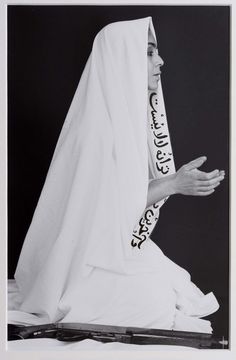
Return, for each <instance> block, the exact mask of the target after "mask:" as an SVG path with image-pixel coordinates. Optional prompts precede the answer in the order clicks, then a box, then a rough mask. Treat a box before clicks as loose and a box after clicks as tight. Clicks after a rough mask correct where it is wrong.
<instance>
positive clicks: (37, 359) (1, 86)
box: [0, 0, 236, 360]
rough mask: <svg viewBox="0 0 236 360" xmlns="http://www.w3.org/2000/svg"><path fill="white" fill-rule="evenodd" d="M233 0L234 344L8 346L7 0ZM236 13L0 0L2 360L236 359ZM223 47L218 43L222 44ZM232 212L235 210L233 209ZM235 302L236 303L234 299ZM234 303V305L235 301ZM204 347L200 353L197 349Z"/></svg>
mask: <svg viewBox="0 0 236 360" xmlns="http://www.w3.org/2000/svg"><path fill="white" fill-rule="evenodd" d="M99 4H100V5H179V6H181V5H219V6H220V5H230V6H231V99H230V106H231V109H230V114H231V115H230V119H231V120H230V141H231V148H230V169H231V176H230V216H231V219H230V224H231V227H230V304H231V306H230V349H229V350H194V349H193V350H188V351H186V350H183V351H182V350H180V351H179V350H178V351H176V350H170V351H166V350H165V351H163V350H159V351H71V350H70V351H43V350H42V351H40V352H36V351H12V350H8V351H7V349H6V336H7V334H6V319H7V316H6V304H7V301H6V296H7V5H99ZM235 17H236V5H234V4H233V3H232V2H231V3H230V2H227V1H225V0H221V1H213V2H212V1H190V0H189V1H175V0H172V1H157V0H156V1H152V0H146V1H145V0H142V1H140V0H133V1H132V0H129V1H117V0H116V1H114V0H113V1H112V0H110V1H107V0H100V1H90V0H87V1H86V0H83V1H78V0H77V1H76V0H69V1H68V0H67V1H66V0H64V1H60V0H57V1H55V0H50V1H49V0H40V1H33V0H31V1H24V0H21V1H20V0H14V1H13V0H12V1H11V0H1V2H0V246H1V248H0V249H1V250H0V359H2V360H8V359H9V360H13V359H17V360H28V359H29V360H32V358H33V359H34V360H47V359H48V360H49V359H50V360H54V359H55V360H61V359H63V360H65V359H66V360H71V359H73V360H75V359H76V360H77V359H78V360H80V359H81V360H87V359H98V360H99V359H102V360H105V359H109V360H111V359H119V360H120V359H129V360H133V359H135V360H136V359H137V360H138V359H140V360H141V359H142V360H149V359H155V360H156V359H157V360H158V359H160V360H166V359H171V360H185V359H187V360H199V357H201V360H228V359H229V360H234V359H236V265H235V261H234V259H236V246H235V241H234V239H235V223H234V220H233V219H234V215H235V213H236V212H235V185H234V184H235V181H236V176H235V175H236V173H235V166H234V163H235V155H236V154H235V148H236V147H235V144H236V132H235V129H236V126H235V123H234V119H235V116H234V115H235V103H236V102H235V101H233V99H236V92H235V69H234V67H233V64H235V61H236V58H235V40H236V38H235ZM219 51H220V49H219ZM233 214H234V215H233ZM234 304H235V305H234ZM233 305H234V306H233ZM199 351H201V353H199Z"/></svg>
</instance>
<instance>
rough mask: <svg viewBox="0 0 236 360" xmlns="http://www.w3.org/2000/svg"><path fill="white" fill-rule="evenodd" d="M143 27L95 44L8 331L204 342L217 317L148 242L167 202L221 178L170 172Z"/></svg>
mask: <svg viewBox="0 0 236 360" xmlns="http://www.w3.org/2000/svg"><path fill="white" fill-rule="evenodd" d="M162 65H163V60H162V59H161V57H160V56H159V54H158V50H157V41H156V35H155V31H154V28H153V25H152V19H151V18H150V17H147V18H143V19H138V20H133V21H123V22H117V23H112V24H110V25H108V26H106V27H105V28H103V29H102V30H101V31H100V32H99V33H98V34H97V36H96V38H95V40H94V43H93V48H92V52H91V54H90V56H89V59H88V61H87V64H86V66H85V69H84V71H83V74H82V77H81V79H80V82H79V85H78V88H77V90H76V93H75V95H74V98H73V101H72V103H71V106H70V109H69V112H68V114H67V117H66V119H65V123H64V126H63V128H62V131H61V134H60V137H59V140H58V143H57V146H56V149H55V152H54V156H53V159H52V162H51V165H50V168H49V171H48V175H47V178H46V181H45V184H44V187H43V190H42V193H41V196H40V199H39V202H38V205H37V207H36V210H35V213H34V216H33V219H32V223H31V226H30V228H29V230H28V233H27V236H26V239H25V242H24V245H23V248H22V252H21V255H20V258H19V262H18V266H17V269H16V273H15V279H16V283H17V286H18V289H19V294H18V307H16V308H15V310H14V311H11V312H10V314H9V322H13V321H23V322H28V323H32V324H33V323H39V322H40V323H43V322H45V323H46V322H56V321H63V322H86V323H97V324H107V325H108V324H113V325H127V326H141V327H153V328H154V327H155V328H162V329H177V330H191V331H200V332H211V331H212V329H211V325H210V322H209V321H206V320H203V319H201V317H204V316H206V315H209V314H210V313H212V312H214V311H216V310H217V309H218V303H217V300H216V298H215V297H214V295H213V293H208V294H207V295H204V294H203V293H202V292H201V291H200V290H199V289H198V288H197V287H196V286H195V285H194V284H193V283H192V282H191V279H190V275H189V274H188V272H186V271H185V270H184V269H182V268H181V267H179V266H178V265H176V264H175V263H173V262H172V261H171V260H169V259H168V258H167V257H166V256H165V255H164V254H163V253H162V251H161V250H160V249H159V247H158V246H157V245H156V244H155V243H154V242H153V241H152V240H151V239H150V235H151V232H152V230H153V228H154V226H155V225H156V223H157V221H158V217H159V211H160V208H161V207H162V205H163V204H164V203H165V201H166V200H167V198H168V197H169V196H171V195H173V194H176V193H179V194H184V195H199V196H207V195H210V194H212V193H213V192H214V189H215V188H216V187H217V186H218V185H219V184H220V182H221V181H222V180H223V178H224V172H223V171H219V170H214V171H211V172H209V173H205V172H202V171H200V170H199V169H198V168H199V167H200V166H201V165H202V164H203V162H204V161H205V160H206V157H205V156H202V157H200V158H198V159H196V160H193V161H192V162H190V163H188V164H186V165H184V166H183V167H181V168H180V169H179V170H178V171H177V172H175V166H174V156H173V152H172V148H171V143H170V135H169V131H168V125H167V119H166V113H165V106H164V100H163V94H162V87H161V79H160V74H161V67H162Z"/></svg>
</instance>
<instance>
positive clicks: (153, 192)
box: [146, 174, 175, 207]
mask: <svg viewBox="0 0 236 360" xmlns="http://www.w3.org/2000/svg"><path fill="white" fill-rule="evenodd" d="M174 177H175V174H173V175H168V176H165V177H164V178H162V179H154V180H152V181H150V183H149V186H148V195H147V205H146V207H149V206H151V205H153V204H155V203H157V202H158V201H160V200H162V199H164V198H165V197H167V196H170V195H173V194H175V188H174V185H173V182H174Z"/></svg>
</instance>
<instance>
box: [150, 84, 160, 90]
mask: <svg viewBox="0 0 236 360" xmlns="http://www.w3.org/2000/svg"><path fill="white" fill-rule="evenodd" d="M157 87H158V84H155V85H154V84H152V85H148V90H153V91H154V90H157Z"/></svg>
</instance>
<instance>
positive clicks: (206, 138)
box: [8, 6, 229, 336]
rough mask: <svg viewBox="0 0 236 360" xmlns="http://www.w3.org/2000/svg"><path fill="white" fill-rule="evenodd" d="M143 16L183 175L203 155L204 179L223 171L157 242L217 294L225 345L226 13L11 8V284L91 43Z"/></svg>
mask: <svg viewBox="0 0 236 360" xmlns="http://www.w3.org/2000/svg"><path fill="white" fill-rule="evenodd" d="M145 16H152V17H153V22H154V27H155V29H156V32H157V37H158V46H159V51H160V54H161V56H162V58H163V59H164V61H165V65H164V67H163V68H162V70H163V74H162V84H163V90H164V96H165V102H166V109H167V116H168V122H169V128H170V133H171V138H172V145H173V150H174V154H175V161H176V166H177V168H179V167H180V166H181V165H183V164H184V163H186V162H188V161H190V160H193V159H194V158H196V157H198V156H201V155H207V157H208V160H207V162H206V164H205V165H204V166H203V167H202V168H203V170H206V171H210V170H213V169H215V168H219V169H225V170H226V179H225V180H224V182H223V184H222V185H221V186H220V187H219V188H218V189H217V190H216V192H215V193H214V194H213V195H211V196H209V197H187V196H178V195H176V196H173V197H172V198H170V199H169V201H168V202H167V203H166V204H165V206H164V207H163V208H162V211H161V217H160V221H159V224H158V227H157V228H156V229H155V231H154V235H153V239H154V241H155V242H157V243H158V245H159V246H160V247H161V248H162V250H163V251H164V252H165V254H166V255H168V256H169V257H170V258H171V259H172V260H173V261H175V262H177V263H178V264H179V265H181V266H183V267H184V268H185V269H186V270H188V271H189V272H190V273H191V275H192V280H193V281H194V282H195V283H196V284H197V285H198V286H199V287H200V288H201V289H202V290H203V291H204V292H209V291H213V292H214V293H215V295H216V297H217V298H218V301H219V302H220V305H221V308H220V310H219V311H218V312H217V313H215V314H213V315H211V316H210V317H209V319H210V320H211V321H212V322H213V327H214V329H215V333H216V334H223V335H225V336H227V334H228V320H229V318H228V309H229V306H228V305H229V273H228V266H229V236H228V229H229V224H228V221H229V217H228V215H229V202H228V200H229V198H228V179H229V169H228V160H229V7H228V6H8V120H9V126H8V144H9V153H8V156H9V157H8V170H9V172H8V175H9V182H8V186H9V187H8V190H9V191H8V196H9V198H8V199H9V201H8V205H9V211H8V222H9V237H8V239H9V240H8V255H9V262H8V265H9V277H10V278H12V277H13V275H14V271H15V267H16V263H17V259H18V256H19V253H20V250H21V246H22V243H23V240H24V237H25V234H26V231H27V229H28V226H29V224H30V221H31V218H32V214H33V211H34V209H35V206H36V204H37V200H38V197H39V194H40V191H41V189H42V186H43V183H44V180H45V176H46V173H47V170H48V167H49V164H50V160H51V157H52V155H53V150H54V147H55V145H56V141H57V138H58V136H59V133H60V129H61V127H62V124H63V121H64V118H65V116H66V113H67V111H68V108H69V106H70V102H71V100H72V97H73V94H74V92H75V89H76V87H77V84H78V81H79V79H80V76H81V73H82V71H83V68H84V65H85V62H86V60H87V58H88V55H89V53H90V51H91V47H92V42H93V39H94V37H95V35H96V34H97V32H98V31H99V30H100V29H101V28H102V27H103V26H105V25H106V24H108V23H110V22H113V21H119V20H131V19H136V18H140V17H145ZM134 61H135V59H134Z"/></svg>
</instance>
